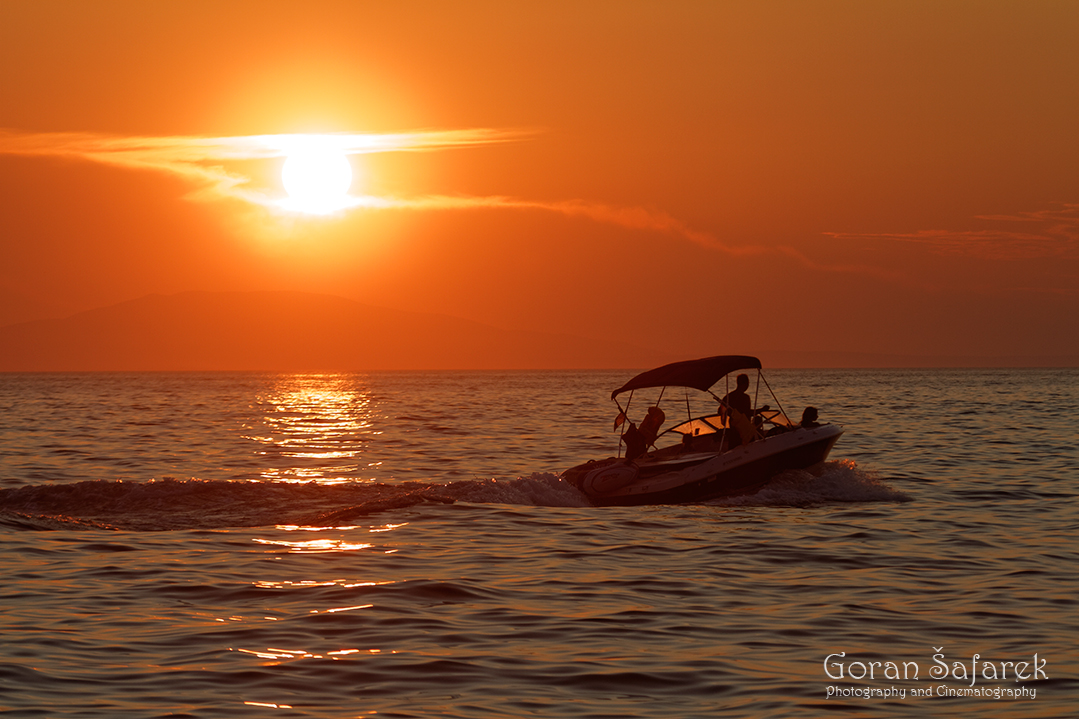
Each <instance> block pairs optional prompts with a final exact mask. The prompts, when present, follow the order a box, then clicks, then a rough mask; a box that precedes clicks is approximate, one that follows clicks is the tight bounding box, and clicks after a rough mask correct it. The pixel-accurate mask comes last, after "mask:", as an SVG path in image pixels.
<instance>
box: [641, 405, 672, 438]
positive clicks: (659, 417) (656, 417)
mask: <svg viewBox="0 0 1079 719" xmlns="http://www.w3.org/2000/svg"><path fill="white" fill-rule="evenodd" d="M666 419H667V415H665V414H664V413H663V410H661V409H660V408H659V407H649V408H648V414H647V415H645V418H644V419H643V420H641V426H640V430H641V436H642V437H644V444H645V447H653V446H655V444H656V437H657V436H659V428H660V427H662V426H663V422H664V421H665V420H666Z"/></svg>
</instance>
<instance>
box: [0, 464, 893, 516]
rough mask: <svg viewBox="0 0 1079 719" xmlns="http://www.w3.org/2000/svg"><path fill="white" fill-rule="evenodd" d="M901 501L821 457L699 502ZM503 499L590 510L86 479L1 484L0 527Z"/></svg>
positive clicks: (506, 491) (485, 486) (509, 493)
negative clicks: (753, 487) (816, 466)
mask: <svg viewBox="0 0 1079 719" xmlns="http://www.w3.org/2000/svg"><path fill="white" fill-rule="evenodd" d="M909 500H910V497H908V496H907V495H905V494H903V493H902V492H899V491H896V490H894V489H892V488H891V487H889V486H888V485H886V484H884V483H883V482H881V481H880V480H879V479H877V478H876V477H874V476H873V475H872V474H871V473H868V472H865V471H863V470H861V469H859V468H858V467H856V466H855V464H854V462H853V461H850V460H842V461H838V462H828V463H826V465H825V466H824V469H823V471H822V472H820V473H819V474H816V475H814V474H810V473H809V472H805V471H800V470H798V471H791V472H786V473H784V474H782V475H780V476H778V477H776V478H775V479H773V480H772V481H771V482H770V483H769V484H768V485H766V486H765V487H763V488H762V489H761V490H760V491H758V492H757V493H755V494H752V495H747V496H743V497H727V498H724V499H721V500H714V501H712V502H708V503H707V504H709V505H719V506H788V507H789V506H796V507H805V506H815V505H821V504H829V503H833V502H903V501H909ZM456 502H466V503H471V504H509V505H524V506H533V507H591V506H592V503H591V502H590V501H589V500H588V498H587V497H586V496H585V495H584V494H583V493H582V492H580V491H579V490H578V489H576V488H575V487H573V486H572V485H571V484H570V483H569V482H566V481H564V480H563V479H562V478H561V477H559V476H557V475H554V474H550V473H536V474H532V475H531V476H528V477H519V478H517V479H498V480H496V479H484V480H479V479H477V480H468V481H461V482H451V483H449V484H436V483H429V482H402V483H399V484H382V483H362V484H361V483H357V484H334V485H320V484H316V483H314V482H311V483H308V484H288V483H280V482H227V481H206V480H199V479H187V480H179V479H164V480H153V481H149V482H107V481H87V482H75V483H71V484H42V485H28V486H24V487H18V488H13V489H2V490H0V524H3V525H4V526H7V527H10V528H13V529H22V530H55V529H100V530H133V531H168V530H183V529H223V528H229V527H233V528H238V527H258V526H273V525H295V526H319V527H325V526H342V525H347V524H348V523H349V522H351V521H355V520H359V519H362V518H363V517H366V516H368V515H371V514H376V513H379V512H386V511H392V510H400V509H406V508H409V507H417V506H420V505H438V504H453V503H456Z"/></svg>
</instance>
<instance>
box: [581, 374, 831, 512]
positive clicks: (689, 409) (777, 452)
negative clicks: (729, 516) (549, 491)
mask: <svg viewBox="0 0 1079 719" xmlns="http://www.w3.org/2000/svg"><path fill="white" fill-rule="evenodd" d="M753 370H755V371H756V378H757V382H756V389H755V390H754V392H753V395H752V398H750V397H748V394H749V393H748V392H747V391H746V390H747V389H748V385H750V384H751V379H750V375H749V373H750V372H751V371H753ZM761 370H762V368H761V362H760V360H759V359H757V358H756V357H750V356H748V355H721V356H718V357H705V358H703V359H697V360H687V361H683V362H674V363H671V364H667V365H663V366H662V367H657V368H656V369H652V370H648V371H647V372H642V373H641V374H639V375H637V376H636V377H633V378H632V379H630V380H629V381H628V382H626V383H625V384H624V385H622V386H621V387H619V388H618V389H616V390H614V391H613V392H612V393H611V399H612V400H613V401H614V402H615V404H616V405H617V406H618V415H617V417H616V419H615V422H614V429H615V431H618V432H619V445H618V455H617V456H615V457H609V458H607V459H601V460H591V461H588V462H585V463H584V464H581V465H578V466H576V467H572V468H570V469H567V470H566V471H565V472H563V474H562V477H563V479H565V480H566V481H568V482H570V483H571V484H572V485H573V486H575V487H577V488H578V489H579V490H581V491H582V492H583V493H584V494H585V495H587V496H588V498H589V500H590V501H591V502H592V503H593V504H594V505H596V506H634V505H646V504H684V503H692V502H702V501H705V500H709V499H715V498H717V497H730V496H737V495H743V494H752V493H754V492H756V491H757V490H759V489H760V488H761V487H763V486H764V485H765V484H767V483H768V482H769V480H771V479H772V478H773V477H775V476H776V475H777V474H780V473H782V472H785V471H788V470H793V469H803V470H810V471H812V470H813V469H815V468H817V467H818V466H819V465H821V464H823V462H824V461H825V460H826V459H827V458H828V453H829V452H831V450H832V447H833V446H834V445H835V443H836V441H837V440H838V439H839V436H840V435H841V434H843V428H842V427H841V426H839V425H836V424H827V423H819V422H817V410H816V409H815V408H813V407H806V409H805V411H804V412H803V416H802V420H801V421H800V422H798V423H795V422H792V421H791V419H790V417H788V416H787V414H786V412H785V411H784V410H783V408H782V406H781V405H780V404H779V400H778V399H777V398H776V396H775V393H774V392H773V391H772V388H771V387H770V386H769V385H768V382H767V380H765V379H764V375H763V373H762V371H761ZM736 373H738V376H737V377H735V374H736ZM732 378H733V382H734V385H733V387H732ZM721 382H722V383H723V386H724V387H725V388H726V389H725V390H724V392H725V394H724V396H723V397H719V396H718V395H717V394H716V393H715V392H714V391H713V390H714V389H715V388H716V387H717V385H719V384H720V383H721ZM762 386H763V388H764V390H766V395H765V397H768V396H770V397H771V402H769V403H768V404H758V403H757V401H756V400H757V399H761V395H762ZM656 390H658V392H659V396H658V398H657V399H656V400H655V401H654V402H648V407H647V408H646V411H645V413H644V416H643V418H642V419H641V420H640V422H639V423H638V422H634V421H630V419H629V417H630V410H631V405H632V402H633V395H634V393H643V394H645V396H646V400H648V399H650V396H651V395H652V394H654V393H655V392H656ZM680 390H681V391H680ZM691 390H693V392H692V393H691V392H690V391H691ZM623 399H625V406H623V402H622V400H623ZM665 399H666V401H667V406H668V408H670V406H671V405H672V404H673V405H675V406H676V409H677V411H678V413H679V414H682V413H683V412H684V413H685V415H686V418H685V419H684V420H682V421H680V422H678V423H677V424H674V425H673V426H670V427H668V428H667V429H665V430H662V431H660V429H661V427H662V424H663V423H664V422H666V413H665V412H664V411H663V409H662V407H661V403H662V402H663V401H664V400H665ZM772 403H774V404H775V406H774V407H773V406H772ZM706 409H707V410H708V411H705V410H706ZM623 447H625V454H623Z"/></svg>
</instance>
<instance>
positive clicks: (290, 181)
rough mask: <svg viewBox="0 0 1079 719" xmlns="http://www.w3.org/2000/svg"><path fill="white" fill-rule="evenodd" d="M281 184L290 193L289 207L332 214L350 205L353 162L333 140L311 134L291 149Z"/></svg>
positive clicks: (312, 212) (296, 209)
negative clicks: (311, 135)
mask: <svg viewBox="0 0 1079 719" xmlns="http://www.w3.org/2000/svg"><path fill="white" fill-rule="evenodd" d="M281 183H282V184H283V185H284V186H285V192H287V193H288V201H287V202H286V203H285V206H286V207H288V209H291V210H295V211H298V212H307V213H311V214H318V215H324V214H328V213H330V212H335V211H337V210H341V209H344V208H345V207H347V206H348V205H349V204H350V202H349V195H348V190H349V187H351V186H352V165H351V164H350V163H349V161H348V156H347V155H346V154H345V153H344V151H342V150H341V149H340V148H338V147H334V145H333V143H331V142H329V141H328V140H322V139H321V138H313V137H308V138H305V141H303V142H299V143H297V144H296V146H295V147H294V148H291V149H289V151H288V155H287V157H286V159H285V164H284V166H283V167H282V168H281Z"/></svg>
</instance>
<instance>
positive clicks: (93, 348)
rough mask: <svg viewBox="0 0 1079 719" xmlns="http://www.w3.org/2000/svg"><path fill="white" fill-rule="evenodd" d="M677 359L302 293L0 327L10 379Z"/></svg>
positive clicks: (240, 295)
mask: <svg viewBox="0 0 1079 719" xmlns="http://www.w3.org/2000/svg"><path fill="white" fill-rule="evenodd" d="M674 359H680V358H677V357H667V356H664V355H662V353H660V352H655V351H651V350H647V349H642V348H639V347H633V346H631V345H622V344H619V343H605V342H598V341H594V340H588V339H583V338H579V337H572V336H569V335H556V334H544V333H539V332H528V331H509V330H500V329H496V328H494V327H489V326H486V325H483V324H479V323H475V322H470V321H467V320H462V319H458V318H454V317H448V316H444V315H437V314H426V313H417V312H403V311H399V310H390V309H384V308H379V307H372V306H369V305H364V304H361V303H359V302H354V301H352V300H347V299H344V298H341V297H333V296H329V295H318V294H310V293H303V292H184V293H180V294H176V295H168V296H165V295H150V296H147V297H143V298H141V299H137V300H132V301H129V302H123V303H121V304H118V305H113V306H111V307H104V308H100V309H95V310H90V311H87V312H80V313H78V314H75V315H72V316H70V317H67V318H65V319H51V320H38V321H34V322H23V323H21V324H15V325H10V326H8V327H3V328H0V371H8V372H11V371H124V370H127V371H156V370H176V371H199V370H273V371H349V370H379V369H510V368H520V369H560V368H574V369H576V368H601V367H611V368H620V367H634V366H642V367H644V366H651V365H654V364H662V363H663V362H668V361H672V360H674Z"/></svg>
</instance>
